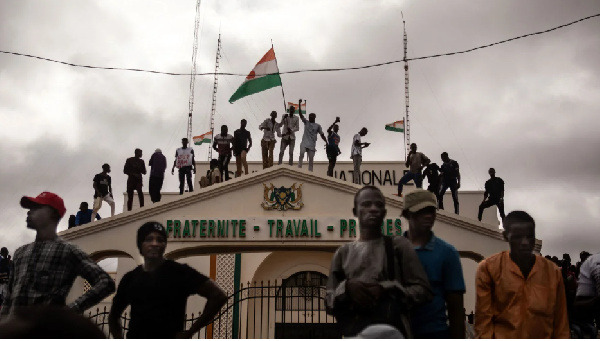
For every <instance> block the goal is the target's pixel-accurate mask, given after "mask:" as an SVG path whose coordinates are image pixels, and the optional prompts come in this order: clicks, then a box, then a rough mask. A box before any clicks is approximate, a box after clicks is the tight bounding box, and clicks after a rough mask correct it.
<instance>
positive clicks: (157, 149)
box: [154, 148, 162, 154]
mask: <svg viewBox="0 0 600 341" xmlns="http://www.w3.org/2000/svg"><path fill="white" fill-rule="evenodd" d="M154 152H155V153H160V154H162V150H160V148H156V150H154Z"/></svg>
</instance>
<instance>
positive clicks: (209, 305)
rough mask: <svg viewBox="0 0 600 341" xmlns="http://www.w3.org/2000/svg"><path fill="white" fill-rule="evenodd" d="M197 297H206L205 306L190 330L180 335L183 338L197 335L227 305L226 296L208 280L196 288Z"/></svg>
mask: <svg viewBox="0 0 600 341" xmlns="http://www.w3.org/2000/svg"><path fill="white" fill-rule="evenodd" d="M198 295H200V296H203V297H206V305H205V306H204V311H203V312H202V315H200V317H198V319H197V320H196V322H194V324H192V326H191V327H190V329H189V330H187V331H185V332H184V334H183V335H182V336H183V337H185V338H190V337H192V335H194V334H195V333H197V332H198V331H199V330H200V329H201V328H202V327H204V326H206V325H207V324H209V323H210V322H211V321H212V319H213V318H214V317H215V315H217V314H218V313H219V310H221V307H223V305H225V303H227V295H225V292H223V290H221V288H219V286H218V285H217V284H216V283H215V282H214V281H213V280H210V279H209V280H207V281H205V282H204V283H203V284H202V285H201V286H200V288H198Z"/></svg>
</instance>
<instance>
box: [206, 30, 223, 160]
mask: <svg viewBox="0 0 600 341" xmlns="http://www.w3.org/2000/svg"><path fill="white" fill-rule="evenodd" d="M219 59H221V33H219V40H217V57H216V59H215V81H214V83H213V96H212V107H211V109H210V131H211V132H212V133H213V139H214V136H215V112H216V111H217V86H218V85H219V75H218V74H217V72H219ZM212 151H213V149H212V147H211V146H208V161H210V160H212Z"/></svg>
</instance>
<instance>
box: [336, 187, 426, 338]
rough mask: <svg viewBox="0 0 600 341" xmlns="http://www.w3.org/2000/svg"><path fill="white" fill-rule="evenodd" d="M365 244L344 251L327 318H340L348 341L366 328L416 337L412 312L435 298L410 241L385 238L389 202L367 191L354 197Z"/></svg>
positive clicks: (340, 252)
mask: <svg viewBox="0 0 600 341" xmlns="http://www.w3.org/2000/svg"><path fill="white" fill-rule="evenodd" d="M352 212H353V213H354V216H355V217H357V218H358V221H359V229H360V234H359V239H358V240H357V241H354V242H350V243H346V244H344V245H342V246H341V247H339V248H338V249H337V250H336V252H335V254H334V256H333V259H332V262H331V268H330V273H329V278H328V282H327V296H326V303H327V313H328V314H331V315H334V316H335V317H336V320H337V324H338V327H339V328H340V329H341V331H342V334H343V336H344V337H351V336H355V335H357V334H358V333H359V332H360V331H361V330H363V329H365V327H367V326H370V325H374V324H380V323H383V324H388V325H392V326H394V327H395V328H396V329H398V330H399V331H400V332H401V333H402V334H403V335H404V337H405V338H411V337H412V333H411V330H410V323H409V321H408V316H407V315H408V311H410V309H412V308H413V307H414V306H415V305H418V304H421V303H424V302H427V301H428V300H430V299H431V297H432V295H431V288H430V286H429V283H428V282H427V274H426V273H425V271H424V270H423V267H422V266H421V264H420V262H419V258H418V257H417V255H416V253H415V251H414V250H413V248H412V245H410V242H409V241H408V240H407V239H406V238H403V237H388V236H383V235H382V233H381V226H382V224H383V219H384V218H385V216H386V213H387V211H386V209H385V198H384V196H383V194H382V193H381V191H380V190H379V189H378V188H377V187H373V186H365V187H363V188H362V189H361V190H359V191H358V192H357V193H356V196H355V197H354V208H353V209H352Z"/></svg>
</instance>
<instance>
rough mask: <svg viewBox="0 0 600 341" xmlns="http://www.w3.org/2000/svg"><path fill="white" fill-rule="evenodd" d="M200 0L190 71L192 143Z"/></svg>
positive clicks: (197, 4) (190, 138)
mask: <svg viewBox="0 0 600 341" xmlns="http://www.w3.org/2000/svg"><path fill="white" fill-rule="evenodd" d="M200 2H201V0H198V2H196V22H195V23H194V47H193V48H192V71H191V72H190V100H189V109H190V112H189V115H188V127H187V138H188V141H189V142H190V143H193V141H192V113H193V111H194V85H195V83H196V54H197V52H198V27H199V26H200Z"/></svg>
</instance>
